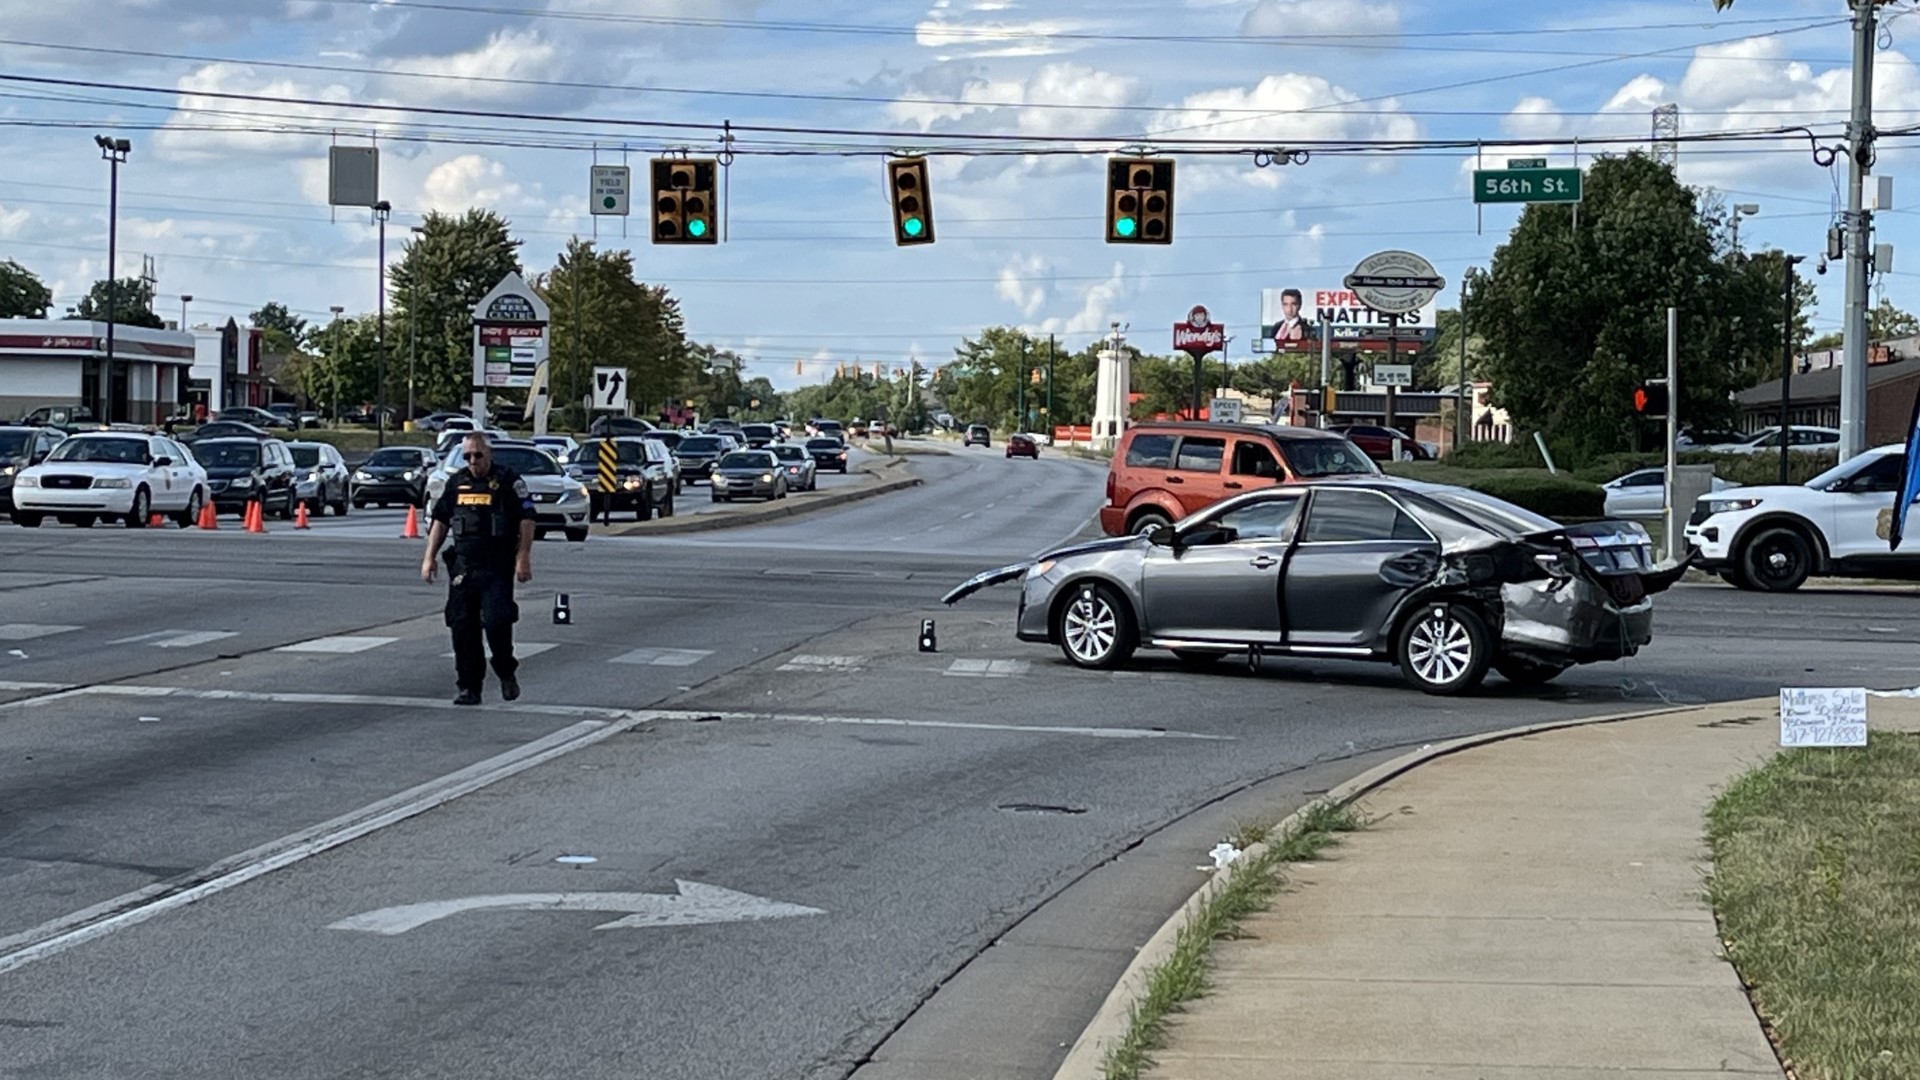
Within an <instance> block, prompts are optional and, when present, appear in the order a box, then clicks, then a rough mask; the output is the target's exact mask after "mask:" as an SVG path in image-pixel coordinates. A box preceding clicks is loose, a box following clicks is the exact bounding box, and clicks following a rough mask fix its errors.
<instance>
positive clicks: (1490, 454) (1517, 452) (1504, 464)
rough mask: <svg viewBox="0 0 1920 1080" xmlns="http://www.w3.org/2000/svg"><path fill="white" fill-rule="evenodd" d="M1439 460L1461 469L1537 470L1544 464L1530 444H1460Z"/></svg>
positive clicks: (1538, 453)
mask: <svg viewBox="0 0 1920 1080" xmlns="http://www.w3.org/2000/svg"><path fill="white" fill-rule="evenodd" d="M1440 460H1442V461H1443V462H1445V463H1446V464H1448V465H1452V466H1455V467H1457V468H1462V469H1537V468H1539V467H1540V466H1541V465H1542V464H1544V463H1543V462H1542V461H1541V460H1540V451H1538V450H1536V449H1534V447H1533V446H1532V444H1522V443H1503V442H1470V443H1462V444H1461V445H1460V448H1459V449H1458V450H1453V451H1450V452H1449V453H1448V454H1447V455H1446V456H1445V457H1444V458H1441V459H1440Z"/></svg>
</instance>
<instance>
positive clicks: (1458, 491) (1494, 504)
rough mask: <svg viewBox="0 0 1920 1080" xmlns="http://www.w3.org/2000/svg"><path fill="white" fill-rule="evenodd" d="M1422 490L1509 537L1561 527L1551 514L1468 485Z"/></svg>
mask: <svg viewBox="0 0 1920 1080" xmlns="http://www.w3.org/2000/svg"><path fill="white" fill-rule="evenodd" d="M1422 494H1423V495H1425V496H1426V497H1427V498H1429V499H1432V500H1433V501H1434V502H1437V503H1439V504H1440V505H1441V506H1442V507H1445V508H1446V509H1448V510H1451V511H1453V512H1454V513H1456V514H1458V515H1460V516H1461V517H1463V518H1466V519H1467V520H1468V521H1470V522H1472V523H1473V524H1474V525H1477V526H1479V527H1480V528H1482V529H1485V530H1486V531H1488V532H1490V533H1493V534H1494V535H1496V536H1502V537H1506V538H1507V539H1509V540H1512V539H1517V538H1519V537H1522V536H1527V535H1529V534H1532V533H1541V532H1551V531H1552V530H1554V529H1558V528H1559V527H1560V523H1559V522H1557V521H1555V520H1553V519H1552V518H1547V517H1542V516H1540V515H1539V514H1536V513H1534V512H1533V511H1531V510H1528V509H1526V508H1525V507H1520V506H1515V505H1514V504H1512V503H1510V502H1508V501H1506V500H1505V499H1496V498H1494V497H1493V496H1492V495H1486V494H1483V493H1481V492H1478V491H1473V490H1470V489H1468V488H1438V489H1435V490H1432V491H1425V492H1422Z"/></svg>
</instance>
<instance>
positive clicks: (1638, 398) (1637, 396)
mask: <svg viewBox="0 0 1920 1080" xmlns="http://www.w3.org/2000/svg"><path fill="white" fill-rule="evenodd" d="M1647 400H1648V398H1647V388H1646V387H1644V386H1636V387H1634V388H1633V411H1634V412H1646V411H1647Z"/></svg>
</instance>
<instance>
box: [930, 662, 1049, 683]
mask: <svg viewBox="0 0 1920 1080" xmlns="http://www.w3.org/2000/svg"><path fill="white" fill-rule="evenodd" d="M1032 668H1033V662H1032V661H1031V660H967V659H962V660H955V661H954V662H953V663H952V664H951V665H949V666H948V668H947V670H946V671H944V672H942V674H945V675H957V676H960V677H962V678H973V679H1012V678H1018V677H1019V676H1021V675H1025V674H1026V673H1027V672H1028V671H1030V670H1032Z"/></svg>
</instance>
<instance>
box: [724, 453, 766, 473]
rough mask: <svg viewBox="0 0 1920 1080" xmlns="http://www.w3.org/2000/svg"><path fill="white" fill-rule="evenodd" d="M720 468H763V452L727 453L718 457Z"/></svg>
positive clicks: (764, 460) (764, 464) (764, 466)
mask: <svg viewBox="0 0 1920 1080" xmlns="http://www.w3.org/2000/svg"><path fill="white" fill-rule="evenodd" d="M720 467H721V468H722V469H764V468H766V467H767V455H765V454H728V455H727V456H726V457H723V458H721V459H720Z"/></svg>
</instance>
